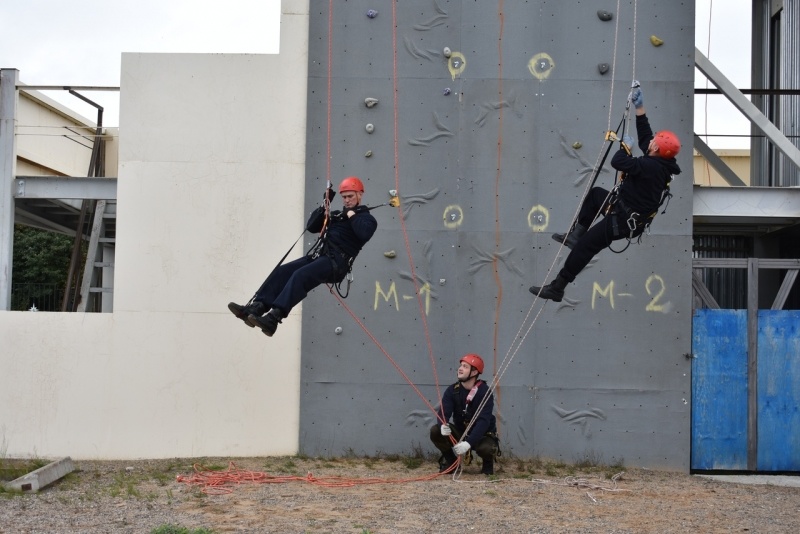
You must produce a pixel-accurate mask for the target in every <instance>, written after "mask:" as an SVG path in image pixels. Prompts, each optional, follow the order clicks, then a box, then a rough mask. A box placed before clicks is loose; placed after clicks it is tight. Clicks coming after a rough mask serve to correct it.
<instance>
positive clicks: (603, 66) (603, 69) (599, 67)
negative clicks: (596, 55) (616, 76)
mask: <svg viewBox="0 0 800 534" xmlns="http://www.w3.org/2000/svg"><path fill="white" fill-rule="evenodd" d="M597 70H599V71H600V74H605V73H606V72H608V63H600V64H598V65H597Z"/></svg>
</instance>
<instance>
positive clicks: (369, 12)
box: [367, 9, 378, 19]
mask: <svg viewBox="0 0 800 534" xmlns="http://www.w3.org/2000/svg"><path fill="white" fill-rule="evenodd" d="M367 16H368V17H369V18H371V19H374V18H375V17H377V16H378V12H377V11H375V10H374V9H368V10H367Z"/></svg>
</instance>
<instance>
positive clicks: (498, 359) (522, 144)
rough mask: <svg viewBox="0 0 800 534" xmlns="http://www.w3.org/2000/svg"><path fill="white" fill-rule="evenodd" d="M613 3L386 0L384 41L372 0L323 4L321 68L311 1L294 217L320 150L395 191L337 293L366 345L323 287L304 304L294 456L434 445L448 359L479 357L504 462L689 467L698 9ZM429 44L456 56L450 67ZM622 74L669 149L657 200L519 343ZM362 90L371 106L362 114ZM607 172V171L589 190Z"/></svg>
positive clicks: (621, 92) (621, 102) (618, 100)
mask: <svg viewBox="0 0 800 534" xmlns="http://www.w3.org/2000/svg"><path fill="white" fill-rule="evenodd" d="M623 4H624V9H623V11H622V12H621V13H615V12H613V10H614V9H615V7H616V3H615V2H611V1H608V2H582V1H569V2H564V1H555V0H552V1H545V0H538V1H527V2H523V1H507V2H504V3H502V4H499V3H497V2H488V1H487V2H483V1H481V2H473V1H466V0H464V1H462V0H453V1H446V0H436V1H434V0H421V1H409V2H400V3H398V4H397V6H396V9H397V11H396V27H397V29H396V40H393V35H392V33H393V32H392V27H393V24H394V22H395V21H394V20H393V13H392V7H391V4H390V3H389V2H377V3H376V2H368V1H366V0H351V1H348V2H335V3H334V8H333V23H332V27H333V31H332V34H331V35H330V42H331V43H332V47H331V49H332V63H331V72H332V76H331V77H330V80H329V76H328V61H327V58H328V43H329V32H328V27H329V20H328V17H329V13H328V5H327V3H325V5H323V3H319V4H314V6H312V7H314V8H315V10H314V9H312V11H311V15H310V28H309V30H310V31H309V63H308V73H309V86H308V132H307V135H308V137H307V151H306V157H307V160H306V164H307V168H306V188H307V189H306V190H307V194H306V199H307V200H306V209H307V211H310V210H311V209H312V208H313V207H314V206H315V205H316V204H317V199H318V198H321V196H322V189H323V187H324V182H325V179H326V177H327V176H328V167H327V152H328V150H327V147H328V143H330V177H331V179H332V180H333V181H334V182H335V183H338V181H339V180H341V179H342V178H343V177H344V176H347V175H351V174H355V175H358V176H360V177H361V178H362V179H363V180H364V181H365V184H366V188H367V193H366V196H365V198H364V200H365V202H366V203H367V204H378V203H381V202H385V201H386V200H388V193H387V191H388V190H390V189H395V188H396V189H397V190H398V191H399V193H400V196H401V198H402V201H403V204H402V206H401V207H400V208H399V209H393V208H389V207H385V208H379V209H376V210H375V211H374V212H373V213H374V215H375V216H376V218H377V219H378V222H379V229H378V231H377V233H376V234H375V237H374V238H373V239H372V241H371V242H370V243H369V244H368V245H367V246H366V247H365V249H364V251H362V253H361V255H360V256H359V257H358V259H357V260H356V263H355V267H354V272H355V285H354V286H353V288H352V290H351V293H350V296H349V298H347V299H346V300H345V301H344V302H345V303H346V305H347V306H348V307H350V308H351V309H352V310H353V312H354V313H355V314H356V315H357V317H358V318H359V319H360V320H362V321H363V323H364V325H365V327H366V329H367V330H368V331H369V332H370V333H371V335H372V336H374V338H375V340H377V342H378V343H379V344H380V347H379V346H378V345H377V344H376V343H374V342H373V341H372V339H371V338H370V337H369V336H368V335H367V333H366V332H365V331H364V330H362V328H361V327H360V326H359V325H358V324H357V323H356V322H355V321H354V320H353V319H352V318H351V317H350V315H349V314H348V313H347V311H346V310H345V309H343V308H342V307H341V306H340V304H339V302H338V301H337V300H336V299H335V298H333V297H332V296H331V295H329V294H328V293H327V291H325V290H324V289H320V290H317V291H315V292H314V293H313V294H312V295H310V296H309V298H308V299H307V300H306V301H305V305H304V313H303V352H302V371H301V373H302V374H301V406H300V436H299V438H300V449H301V451H302V452H304V453H308V454H323V455H327V454H330V455H339V454H342V453H344V452H348V451H353V452H355V453H358V454H362V453H363V454H375V453H379V452H402V451H409V450H410V449H411V448H412V447H414V446H416V445H418V444H422V445H423V448H425V449H426V450H431V451H433V450H434V449H433V447H432V446H431V445H430V444H429V443H428V439H427V427H428V426H429V425H430V424H432V423H433V421H434V415H433V413H432V411H431V410H430V408H429V407H428V406H427V405H426V401H427V402H428V403H430V404H431V405H434V406H436V405H438V396H439V393H440V391H441V389H443V388H444V387H445V386H446V385H447V384H449V383H451V382H452V381H454V379H455V369H456V367H457V362H458V358H459V357H460V356H461V355H462V354H464V353H465V352H477V353H479V354H481V355H482V356H483V357H484V359H485V360H486V362H487V371H486V373H485V375H484V376H485V378H487V379H489V380H491V379H492V377H493V376H494V375H496V374H497V373H498V371H500V372H502V376H500V377H499V386H498V389H497V395H498V409H497V413H498V416H499V419H500V433H501V440H502V446H503V450H504V452H505V454H506V455H509V454H513V455H518V456H523V457H532V456H536V455H538V456H543V457H549V458H558V459H562V460H565V461H575V460H581V459H586V458H590V459H593V460H597V461H602V462H605V463H611V462H616V461H622V462H624V463H625V464H627V465H636V466H646V467H659V468H671V469H688V466H689V444H690V411H689V408H690V363H689V361H688V360H687V359H686V358H685V356H684V354H685V353H688V352H690V350H691V283H690V266H691V263H690V262H691V191H692V187H691V186H692V176H691V174H692V165H691V154H692V151H691V138H692V137H691V133H692V114H693V110H692V95H693V90H692V84H693V76H694V62H693V59H692V58H693V46H694V45H693V43H694V7H693V4H692V3H691V2H689V3H682V4H681V7H680V9H676V8H675V6H673V5H669V4H667V3H664V2H662V3H658V4H655V5H653V4H651V3H647V4H646V5H643V3H641V2H640V3H639V5H638V8H637V13H638V17H637V20H636V21H634V18H633V14H634V13H633V7H632V3H631V2H623ZM501 6H502V15H501V14H500V9H501ZM369 9H377V10H378V11H379V13H378V16H377V17H375V18H369V17H367V16H366V12H367V10H369ZM598 9H605V10H608V11H609V12H612V15H613V17H614V18H612V20H610V21H604V20H601V18H600V17H599V15H598ZM617 20H619V31H618V32H617V30H616V24H617ZM501 21H502V22H501ZM634 30H635V32H636V40H635V47H634V39H633V35H634ZM615 35H616V38H615ZM651 35H656V36H657V37H659V38H660V39H662V40H663V44H662V45H661V46H658V47H656V46H654V45H653V44H651V41H650V36H651ZM615 40H616V62H615V57H614V49H615ZM395 44H396V48H395ZM445 47H449V48H450V49H451V50H452V51H453V52H459V53H460V54H462V55H463V58H464V60H465V63H466V66H465V67H464V68H463V70H460V71H455V70H454V69H453V68H452V61H453V59H454V57H457V56H456V55H455V54H454V55H453V56H451V58H450V59H449V60H448V59H447V58H446V57H444V54H443V49H444V48H445ZM395 51H396V63H395V60H394V58H395ZM634 55H635V67H634V64H633V57H634ZM603 63H605V64H608V66H609V67H613V71H614V77H613V78H612V70H611V69H609V71H608V72H606V73H605V74H601V72H600V69H599V68H598V65H599V64H603ZM395 65H396V73H395ZM529 65H530V66H531V67H529ZM448 67H450V68H448ZM542 67H544V68H542ZM395 76H396V78H395ZM634 76H635V77H636V78H637V79H639V80H640V81H641V82H642V85H643V90H644V96H645V105H646V107H647V110H648V116H649V117H650V119H651V122H652V124H653V126H654V128H656V129H670V130H673V131H675V132H676V133H677V134H678V135H679V137H680V138H681V139H682V140H683V141H684V151H683V152H682V153H681V154H680V155H679V158H678V162H679V164H680V165H681V166H682V168H683V169H684V174H682V175H680V176H679V177H677V179H676V180H675V181H674V182H673V193H674V194H675V198H674V199H673V200H672V202H671V203H670V204H669V211H668V212H667V213H666V214H664V215H659V216H658V217H657V219H656V223H655V225H654V227H653V233H652V235H650V236H645V237H644V239H643V242H642V244H634V245H632V246H631V247H630V248H629V249H628V250H627V251H625V252H624V253H623V254H613V253H611V252H610V251H608V250H606V251H604V252H602V253H601V254H600V255H599V256H598V257H597V258H596V259H595V260H594V261H593V263H591V264H590V265H589V267H587V269H586V270H585V271H584V272H583V273H581V275H580V276H579V277H578V279H577V280H576V282H575V283H574V284H571V285H570V286H569V287H568V289H567V297H568V300H565V301H564V302H562V303H561V304H556V303H548V304H546V305H545V307H544V310H543V311H542V312H541V314H540V315H539V316H538V319H537V320H536V322H535V324H534V326H533V328H532V329H531V330H530V333H529V334H528V335H527V336H525V337H524V340H522V343H521V346H520V345H519V344H518V343H519V341H521V337H522V336H524V334H525V331H526V329H527V328H528V326H529V325H530V324H531V321H532V320H533V318H534V316H535V315H536V313H537V312H538V311H539V309H540V308H541V306H542V301H539V303H538V304H537V305H536V306H535V307H534V308H533V309H531V305H532V303H533V300H534V299H533V297H532V295H531V294H530V293H529V292H528V287H529V286H530V285H531V284H534V283H536V284H537V285H539V283H541V282H544V281H546V280H549V279H551V278H552V277H553V275H554V273H555V272H556V271H557V270H558V269H559V268H560V264H561V262H562V261H563V259H564V257H565V254H564V252H566V249H565V251H564V252H562V254H561V255H560V256H559V245H558V243H556V242H555V241H553V240H551V239H550V234H551V233H552V232H554V231H563V230H564V229H566V228H567V227H568V225H569V224H570V221H571V220H572V218H573V217H574V216H575V213H576V211H577V208H578V203H579V200H580V198H581V197H582V195H583V192H584V190H585V187H586V184H587V181H588V180H590V178H591V175H592V169H593V167H594V166H595V165H596V164H597V162H598V160H599V159H600V156H601V155H602V152H603V149H604V141H603V134H604V132H605V131H606V130H607V129H608V128H609V124H611V128H612V129H614V128H616V126H617V124H618V123H619V121H620V119H621V117H622V114H623V111H624V106H625V102H626V98H627V94H628V92H629V86H630V82H631V79H632V78H633V77H634ZM329 81H330V87H331V92H330V94H329V93H328V83H329ZM395 82H396V87H397V92H396V97H397V99H396V105H395V101H394V86H395ZM447 89H449V92H450V94H449V95H446V94H445V92H446V90H447ZM367 97H373V98H377V99H379V101H380V102H379V104H378V105H377V106H375V107H374V108H371V109H369V108H367V107H366V106H365V105H364V99H365V98H367ZM329 99H330V105H329ZM609 106H611V109H610V110H609ZM328 117H330V125H331V127H330V136H329V135H328ZM368 123H371V124H373V125H374V127H375V130H374V132H373V133H372V134H369V133H367V132H366V130H365V125H366V124H368ZM630 127H631V128H633V122H631V123H630ZM395 128H396V132H397V135H396V139H395ZM576 143H580V145H581V146H580V148H574V146H573V145H575V146H577V145H576ZM395 145H396V147H397V149H396V150H395ZM614 149H616V147H614ZM367 151H372V154H373V155H372V156H371V157H365V154H366V153H367ZM609 159H610V158H609ZM395 164H397V168H398V172H397V176H396V175H395ZM613 182H614V172H613V170H612V169H611V168H610V166H609V165H608V164H606V166H605V168H604V169H603V172H601V173H600V176H599V178H598V185H603V186H606V187H611V186H612V185H613ZM334 204H335V206H334V207H340V203H339V201H338V198H337V200H336V201H335V202H334ZM402 223H405V228H404V225H403V224H402ZM406 235H407V240H408V241H407V242H408V244H409V246H408V249H407V247H406V244H405V243H406V237H405V236H406ZM624 244H625V241H622V242H617V243H616V245H615V247H614V248H616V249H620V248H622V247H623V246H624ZM389 251H394V252H395V253H396V257H395V258H389V257H387V255H386V254H385V253H386V252H389ZM412 262H413V268H414V271H415V273H416V276H417V280H418V281H419V284H420V286H421V287H423V288H424V291H423V292H422V297H423V299H422V300H423V303H424V305H425V306H427V310H426V311H427V316H426V317H427V326H428V330H429V332H430V334H429V339H430V345H431V347H432V356H433V359H434V361H435V366H436V369H435V372H434V368H433V365H432V363H431V358H430V356H429V351H428V348H427V347H428V344H427V341H426V334H425V328H424V325H423V320H422V316H421V312H420V307H419V306H418V304H417V300H416V299H415V298H414V292H415V287H414V284H413V282H412V278H411V272H412V267H411V265H412ZM554 262H555V267H553V272H552V274H548V273H549V271H550V270H551V266H553V264H554ZM425 284H428V285H425ZM427 288H430V290H429V291H428V289H427ZM529 313H530V315H529ZM526 318H527V320H526ZM339 326H341V327H342V332H341V333H340V334H336V333H335V332H336V328H337V327H339ZM520 329H522V330H520ZM520 332H521V334H520ZM518 346H519V349H518V350H517V347H518ZM384 351H385V353H386V354H388V355H389V356H390V357H391V359H390V358H387V356H386V354H384ZM393 362H394V363H395V364H396V365H397V366H398V367H400V368H401V369H402V370H403V372H404V373H406V374H407V376H408V378H409V380H410V381H411V382H412V383H413V384H414V385H415V386H416V387H418V388H419V391H420V395H418V394H417V392H416V391H415V389H414V388H413V387H412V386H411V385H409V384H408V383H407V382H406V380H405V379H404V378H403V376H402V375H401V374H400V373H399V372H398V370H397V369H396V367H395V365H394V364H393ZM436 377H438V382H439V384H440V388H438V389H437V387H436V382H437V378H436ZM422 397H424V399H423V398H422Z"/></svg>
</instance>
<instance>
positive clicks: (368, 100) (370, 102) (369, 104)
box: [364, 97, 378, 108]
mask: <svg viewBox="0 0 800 534" xmlns="http://www.w3.org/2000/svg"><path fill="white" fill-rule="evenodd" d="M364 104H365V105H366V106H367V107H368V108H374V107H375V106H377V105H378V99H377V98H371V97H370V98H365V99H364Z"/></svg>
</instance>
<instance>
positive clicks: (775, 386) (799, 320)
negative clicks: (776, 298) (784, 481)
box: [758, 310, 800, 471]
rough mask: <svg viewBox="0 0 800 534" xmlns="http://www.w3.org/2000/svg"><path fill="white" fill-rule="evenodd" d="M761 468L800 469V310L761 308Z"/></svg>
mask: <svg viewBox="0 0 800 534" xmlns="http://www.w3.org/2000/svg"><path fill="white" fill-rule="evenodd" d="M758 470H759V471H800V311H797V310H791V311H783V310H759V312H758Z"/></svg>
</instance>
